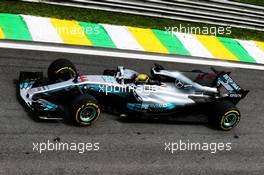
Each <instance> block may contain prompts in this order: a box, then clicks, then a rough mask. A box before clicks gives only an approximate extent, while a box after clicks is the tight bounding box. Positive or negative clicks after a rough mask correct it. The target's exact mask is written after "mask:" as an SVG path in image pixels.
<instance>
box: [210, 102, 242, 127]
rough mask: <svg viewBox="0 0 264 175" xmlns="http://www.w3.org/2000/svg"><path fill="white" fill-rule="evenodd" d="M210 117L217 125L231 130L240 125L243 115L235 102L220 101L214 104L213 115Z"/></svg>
mask: <svg viewBox="0 0 264 175" xmlns="http://www.w3.org/2000/svg"><path fill="white" fill-rule="evenodd" d="M210 118H211V121H212V123H213V124H214V126H215V127H217V128H218V129H221V130H224V131H229V130H231V129H233V128H234V127H236V126H237V125H238V123H239V121H240V118H241V115H240V112H239V110H238V109H237V107H236V106H235V105H234V104H233V103H231V102H229V101H219V102H216V103H214V105H213V106H212V116H211V117H210Z"/></svg>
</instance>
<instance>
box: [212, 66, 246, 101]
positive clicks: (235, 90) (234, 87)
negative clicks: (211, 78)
mask: <svg viewBox="0 0 264 175" xmlns="http://www.w3.org/2000/svg"><path fill="white" fill-rule="evenodd" d="M212 70H213V71H214V72H215V73H216V74H217V78H216V81H217V82H216V87H217V88H220V87H224V88H225V89H226V90H227V92H228V94H225V98H229V99H230V100H232V102H234V103H235V104H237V103H238V102H239V101H240V100H241V99H243V98H245V97H246V95H247V94H248V93H249V90H245V89H243V88H241V87H240V86H239V85H238V84H237V83H236V82H235V81H234V80H233V79H232V78H231V77H230V72H217V71H216V70H215V69H212Z"/></svg>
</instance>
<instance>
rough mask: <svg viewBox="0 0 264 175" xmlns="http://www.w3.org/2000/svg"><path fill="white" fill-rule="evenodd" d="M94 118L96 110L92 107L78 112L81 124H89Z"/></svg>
mask: <svg viewBox="0 0 264 175" xmlns="http://www.w3.org/2000/svg"><path fill="white" fill-rule="evenodd" d="M95 116H96V110H95V109H94V107H91V106H88V107H86V108H84V109H83V110H82V111H81V112H80V119H81V121H83V122H89V121H91V120H93V119H94V118H95Z"/></svg>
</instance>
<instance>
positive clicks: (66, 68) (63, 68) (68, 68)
mask: <svg viewBox="0 0 264 175" xmlns="http://www.w3.org/2000/svg"><path fill="white" fill-rule="evenodd" d="M62 70H70V71H71V72H72V73H73V74H74V75H76V72H75V71H74V70H73V69H72V68H71V67H62V68H60V69H59V70H57V71H56V72H55V74H58V73H59V72H60V71H62Z"/></svg>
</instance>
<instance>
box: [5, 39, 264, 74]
mask: <svg viewBox="0 0 264 175" xmlns="http://www.w3.org/2000/svg"><path fill="white" fill-rule="evenodd" d="M0 48H8V49H22V50H35V51H48V52H60V53H72V54H84V55H95V56H104V57H105V58H108V57H110V58H112V57H116V58H127V59H140V60H148V61H153V60H155V61H167V62H175V63H187V64H198V65H210V66H221V67H233V68H244V69H256V70H264V65H260V64H247V63H241V62H230V61H222V60H217V59H208V58H200V57H186V56H180V55H177V56H176V55H160V54H151V53H145V52H142V53H140V52H128V51H125V50H121V49H120V50H117V49H99V48H97V47H77V46H66V45H55V44H48V43H36V42H19V41H15V42H14V41H10V40H2V41H1V40H0Z"/></svg>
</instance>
